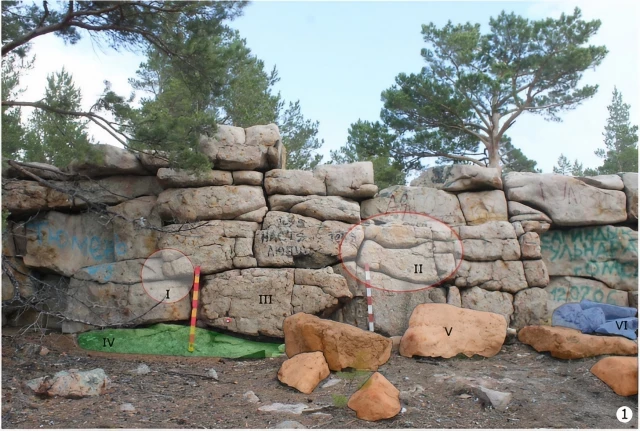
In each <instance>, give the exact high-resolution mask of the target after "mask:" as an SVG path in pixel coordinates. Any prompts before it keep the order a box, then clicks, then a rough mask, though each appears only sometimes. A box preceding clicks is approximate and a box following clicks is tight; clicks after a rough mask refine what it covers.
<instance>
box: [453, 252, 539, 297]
mask: <svg viewBox="0 0 640 431" xmlns="http://www.w3.org/2000/svg"><path fill="white" fill-rule="evenodd" d="M455 277H456V278H455V285H456V286H457V287H473V286H479V287H481V288H482V289H486V290H501V291H503V292H510V293H516V292H518V291H519V290H522V289H526V288H527V287H529V285H528V284H527V280H526V277H525V274H524V267H523V265H522V262H521V261H518V260H514V261H506V262H505V261H502V260H496V261H493V262H469V261H466V260H464V261H462V264H461V265H460V268H459V269H458V272H457V273H456V275H455Z"/></svg>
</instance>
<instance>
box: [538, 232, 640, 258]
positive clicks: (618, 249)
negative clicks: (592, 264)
mask: <svg viewBox="0 0 640 431" xmlns="http://www.w3.org/2000/svg"><path fill="white" fill-rule="evenodd" d="M632 232H633V231H631V230H630V229H629V230H627V229H607V228H597V229H593V228H587V229H572V230H570V231H551V232H548V233H546V234H544V235H541V236H540V245H541V247H542V251H544V252H546V256H547V257H548V259H549V260H550V261H552V262H554V261H556V260H560V259H566V260H579V259H586V260H598V259H600V260H602V258H603V257H609V258H613V259H615V258H616V257H617V256H619V255H622V254H624V253H626V252H634V251H635V250H636V248H637V242H638V240H637V238H635V237H634V236H633V233H632Z"/></svg>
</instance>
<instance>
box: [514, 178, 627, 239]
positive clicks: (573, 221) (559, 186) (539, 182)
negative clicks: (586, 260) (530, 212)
mask: <svg viewBox="0 0 640 431" xmlns="http://www.w3.org/2000/svg"><path fill="white" fill-rule="evenodd" d="M503 182H504V189H505V193H506V195H507V199H509V200H510V201H516V202H520V203H523V204H525V205H528V206H531V207H533V208H534V209H537V210H540V211H542V212H544V213H545V214H547V215H548V216H549V217H551V219H552V220H553V223H554V224H556V225H559V226H584V225H599V224H610V223H619V222H623V221H625V220H626V219H627V210H626V197H625V194H624V193H623V192H620V191H616V190H605V189H600V188H598V187H593V186H590V185H588V184H586V183H584V182H583V181H580V180H579V179H577V178H573V177H566V176H563V175H555V174H536V173H529V172H509V173H507V174H506V175H505V176H504V177H503Z"/></svg>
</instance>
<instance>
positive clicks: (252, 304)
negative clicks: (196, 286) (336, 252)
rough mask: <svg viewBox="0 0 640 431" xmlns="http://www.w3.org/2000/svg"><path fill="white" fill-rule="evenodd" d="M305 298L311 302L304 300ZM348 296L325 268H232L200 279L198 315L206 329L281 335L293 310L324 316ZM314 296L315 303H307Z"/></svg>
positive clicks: (339, 279) (337, 278)
mask: <svg viewBox="0 0 640 431" xmlns="http://www.w3.org/2000/svg"><path fill="white" fill-rule="evenodd" d="M296 271H300V272H298V274H296ZM296 279H297V281H299V282H301V283H302V284H297V283H296ZM306 294H311V295H312V298H304V295H306ZM329 296H330V297H331V300H329V299H328V297H329ZM350 297H351V293H350V292H349V289H348V288H347V286H346V281H345V280H344V278H343V277H342V276H341V275H339V274H333V273H332V270H331V269H330V268H329V269H322V270H318V271H313V270H298V269H293V268H281V269H276V268H251V269H243V270H232V271H226V272H222V273H220V274H214V275H208V276H205V277H203V282H202V299H201V304H202V312H201V314H200V316H201V318H202V319H203V320H204V321H205V322H206V323H207V324H209V325H211V326H214V327H218V328H223V329H227V330H230V331H233V332H238V333H241V334H247V335H267V336H271V337H282V336H283V335H284V332H283V327H282V324H283V321H284V319H285V318H286V317H287V316H289V315H291V313H292V312H295V311H294V309H295V308H307V309H314V311H315V312H317V313H325V312H326V313H329V312H331V311H333V309H335V308H336V306H337V303H338V302H339V301H340V300H346V299H348V298H350ZM314 298H315V299H319V301H318V303H313V301H311V299H314ZM322 306H324V307H326V308H323V307H322Z"/></svg>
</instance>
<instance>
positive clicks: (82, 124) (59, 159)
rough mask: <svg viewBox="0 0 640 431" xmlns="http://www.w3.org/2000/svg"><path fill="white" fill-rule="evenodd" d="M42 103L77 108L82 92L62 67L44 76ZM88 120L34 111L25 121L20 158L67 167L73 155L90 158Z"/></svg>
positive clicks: (56, 106)
mask: <svg viewBox="0 0 640 431" xmlns="http://www.w3.org/2000/svg"><path fill="white" fill-rule="evenodd" d="M43 102H44V103H46V104H47V105H48V106H50V107H52V108H54V109H60V110H63V111H79V110H80V104H81V102H82V93H81V91H80V89H79V88H77V87H76V86H75V84H74V82H73V78H72V76H71V74H69V73H68V72H67V71H66V70H65V69H64V68H63V69H62V70H61V71H60V72H56V73H53V74H50V75H49V76H48V77H47V87H46V90H45V96H44V99H43ZM87 123H88V120H83V119H82V118H79V117H72V116H69V115H60V114H57V113H55V112H51V111H42V110H36V111H34V113H33V114H32V115H31V118H30V121H29V122H28V126H27V132H26V135H25V142H24V155H23V157H22V158H23V159H24V160H28V161H31V162H42V163H49V164H52V165H56V166H66V165H67V164H69V162H71V161H72V160H73V159H75V158H88V157H91V153H92V151H91V150H92V148H93V147H92V146H91V140H90V139H89V137H88V135H87V131H86V125H87Z"/></svg>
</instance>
